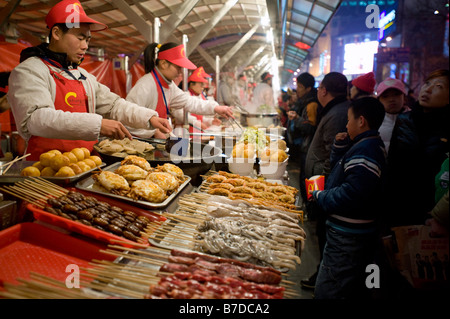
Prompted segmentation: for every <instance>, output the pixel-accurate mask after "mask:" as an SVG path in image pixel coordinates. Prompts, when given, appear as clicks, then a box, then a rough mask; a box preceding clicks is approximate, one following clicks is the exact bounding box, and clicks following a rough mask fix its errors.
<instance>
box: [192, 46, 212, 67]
mask: <svg viewBox="0 0 450 319" xmlns="http://www.w3.org/2000/svg"><path fill="white" fill-rule="evenodd" d="M196 49H197V52H198V53H200V55H201V56H202V57H203V59H205V61H206V62H207V63H208V64H209V66H210V67H211V68H212V69H213V70H214V69H215V68H216V60H215V59H214V58H213V57H211V56H210V55H209V54H208V53H207V52H206V51H205V49H203V48H202V47H201V46H200V45H199V46H197V48H196Z"/></svg>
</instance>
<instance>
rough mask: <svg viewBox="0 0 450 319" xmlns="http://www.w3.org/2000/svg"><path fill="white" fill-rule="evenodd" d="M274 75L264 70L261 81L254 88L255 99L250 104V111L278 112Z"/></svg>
mask: <svg viewBox="0 0 450 319" xmlns="http://www.w3.org/2000/svg"><path fill="white" fill-rule="evenodd" d="M272 78H273V75H272V74H270V73H269V72H264V73H263V74H262V75H261V82H260V83H259V84H258V85H257V86H256V87H255V89H254V90H253V99H252V102H251V103H250V104H249V106H248V110H249V112H250V113H276V112H277V111H276V109H275V99H274V93H273V89H272Z"/></svg>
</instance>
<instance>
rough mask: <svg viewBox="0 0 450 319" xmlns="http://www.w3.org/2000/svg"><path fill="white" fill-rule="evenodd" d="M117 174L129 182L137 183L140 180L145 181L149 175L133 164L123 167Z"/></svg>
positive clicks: (120, 167)
mask: <svg viewBox="0 0 450 319" xmlns="http://www.w3.org/2000/svg"><path fill="white" fill-rule="evenodd" d="M115 173H116V174H119V175H120V176H123V177H124V178H125V179H126V180H127V181H137V180H138V179H145V178H146V177H147V175H148V172H147V171H146V170H144V169H142V168H140V167H139V166H136V165H133V164H130V165H121V166H119V167H118V168H117V169H116V170H115Z"/></svg>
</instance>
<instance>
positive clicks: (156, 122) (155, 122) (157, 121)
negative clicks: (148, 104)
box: [150, 116, 172, 133]
mask: <svg viewBox="0 0 450 319" xmlns="http://www.w3.org/2000/svg"><path fill="white" fill-rule="evenodd" d="M150 124H151V125H152V126H153V128H155V129H159V130H160V131H161V133H169V132H172V127H171V126H170V123H169V121H168V120H167V119H164V118H161V117H157V116H152V118H151V119H150Z"/></svg>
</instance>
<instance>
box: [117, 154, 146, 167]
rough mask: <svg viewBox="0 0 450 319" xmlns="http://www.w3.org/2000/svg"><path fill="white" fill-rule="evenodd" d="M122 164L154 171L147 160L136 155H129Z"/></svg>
mask: <svg viewBox="0 0 450 319" xmlns="http://www.w3.org/2000/svg"><path fill="white" fill-rule="evenodd" d="M120 164H121V165H136V166H139V167H140V168H142V169H143V170H146V171H150V170H151V169H152V167H151V166H150V163H149V162H148V161H147V160H146V159H145V158H143V157H140V156H136V155H128V156H127V157H125V158H124V160H123V161H122V162H120Z"/></svg>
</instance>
